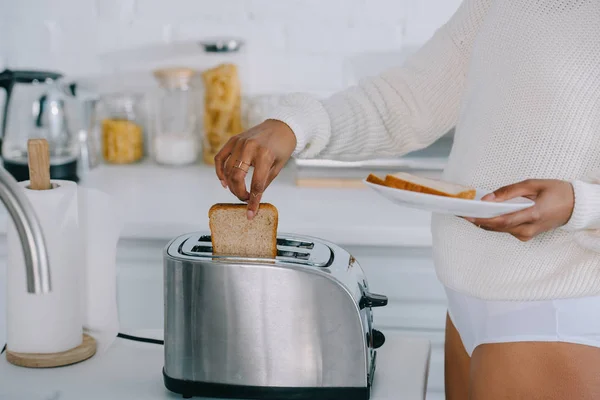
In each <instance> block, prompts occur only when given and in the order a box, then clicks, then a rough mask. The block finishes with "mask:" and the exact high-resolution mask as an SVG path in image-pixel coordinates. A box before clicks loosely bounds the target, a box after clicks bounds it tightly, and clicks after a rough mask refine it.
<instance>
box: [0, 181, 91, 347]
mask: <svg viewBox="0 0 600 400" xmlns="http://www.w3.org/2000/svg"><path fill="white" fill-rule="evenodd" d="M52 183H53V186H54V187H53V189H50V190H30V189H27V185H28V184H29V182H21V183H20V185H22V186H23V187H24V192H25V195H26V196H27V198H28V199H29V201H30V202H31V204H32V206H33V209H34V211H35V213H36V215H37V217H38V218H39V221H40V225H41V228H42V232H43V234H44V238H45V240H46V245H47V249H48V256H49V260H50V277H51V282H52V291H51V292H50V293H48V294H43V295H36V294H30V293H28V292H27V286H26V275H25V262H24V258H23V250H22V245H21V243H20V240H19V237H18V234H17V231H16V229H15V226H14V224H13V223H12V221H10V222H9V223H8V226H7V247H8V249H7V250H8V254H7V348H8V349H9V350H10V351H12V352H18V353H57V352H61V351H66V350H70V349H73V348H75V347H77V346H79V345H80V344H81V342H82V333H83V328H82V325H83V324H82V322H83V315H82V308H81V298H82V294H81V290H82V285H81V281H82V270H83V251H82V244H83V241H82V240H81V237H80V235H79V227H78V199H77V184H75V183H74V182H70V181H60V180H55V181H52Z"/></svg>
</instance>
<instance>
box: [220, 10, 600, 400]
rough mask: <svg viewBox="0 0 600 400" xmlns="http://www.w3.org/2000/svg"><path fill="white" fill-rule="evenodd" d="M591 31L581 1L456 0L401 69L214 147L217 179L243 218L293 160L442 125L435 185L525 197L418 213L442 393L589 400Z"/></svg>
mask: <svg viewBox="0 0 600 400" xmlns="http://www.w3.org/2000/svg"><path fill="white" fill-rule="evenodd" d="M599 33H600V2H598V1H595V0H518V1H517V0H465V1H464V3H463V4H462V5H461V6H460V7H459V9H458V10H457V12H456V13H455V15H453V17H452V18H451V19H450V20H449V21H448V22H447V23H446V24H445V25H444V26H443V27H441V28H440V29H439V30H438V31H437V32H436V33H435V35H434V36H433V37H432V38H431V40H429V41H428V42H427V43H426V44H425V45H424V46H423V47H422V48H421V49H420V50H419V51H418V52H417V53H416V54H415V55H414V56H412V57H411V58H410V59H409V60H408V62H406V63H405V65H403V66H401V67H398V68H395V69H391V70H389V71H387V72H385V73H383V74H381V75H380V76H377V77H374V78H372V79H368V80H365V81H363V82H362V83H361V84H360V85H358V86H357V87H352V88H350V89H347V90H345V91H343V92H341V93H338V94H336V95H334V96H332V97H331V98H329V99H327V100H324V101H319V100H316V99H314V98H312V97H310V96H308V95H302V94H295V95H290V96H288V97H286V98H285V99H284V100H282V102H281V104H280V106H279V107H278V108H277V109H274V110H273V112H272V114H270V115H269V119H268V120H266V121H265V122H264V123H262V124H260V125H258V126H256V127H254V128H252V129H250V130H249V131H247V132H244V133H242V134H241V135H239V136H237V137H234V138H233V139H232V140H230V141H229V143H227V145H225V146H224V148H223V149H222V150H221V152H220V153H219V154H218V155H217V156H216V172H217V175H218V177H219V179H220V180H221V181H222V183H223V185H224V186H225V187H228V188H229V189H230V190H231V191H232V192H233V193H234V194H235V195H236V196H237V197H238V198H239V199H240V200H242V201H247V202H248V216H249V218H252V217H253V216H254V214H255V213H256V212H257V210H258V204H259V202H260V199H261V195H262V193H263V191H264V190H265V188H267V187H268V185H269V184H270V182H271V181H272V180H273V179H274V178H275V177H276V176H277V174H278V173H279V171H280V170H281V168H282V167H283V165H284V164H285V162H286V161H287V160H288V159H289V158H290V156H292V155H293V156H295V157H299V158H317V157H318V158H328V159H341V160H356V159H365V158H372V157H382V156H399V155H403V154H406V153H408V152H411V151H414V150H417V149H421V148H423V147H426V146H428V145H429V144H431V143H433V142H434V141H435V140H436V139H438V138H439V137H441V136H442V135H444V134H445V133H446V132H448V131H449V130H450V129H451V128H453V127H455V128H456V130H455V140H454V145H453V149H452V152H451V155H450V158H449V163H448V166H447V169H446V170H445V172H444V179H445V180H447V181H451V182H456V183H459V184H464V185H469V186H473V187H479V188H482V189H487V190H490V191H491V192H492V194H491V195H489V196H488V197H487V198H486V200H488V201H504V200H507V199H510V198H513V197H516V196H527V197H529V198H530V199H532V200H534V201H535V206H534V207H532V208H529V209H527V210H524V211H520V212H517V213H514V214H510V215H506V216H501V217H497V218H493V219H469V220H467V219H463V218H458V217H452V216H445V215H434V216H433V221H432V232H433V244H434V256H435V265H436V272H437V276H438V277H439V279H440V280H441V282H442V283H443V284H444V286H445V288H446V291H447V294H448V305H449V309H448V318H447V327H446V345H445V346H446V348H445V360H446V361H445V363H446V364H445V367H446V392H447V398H448V399H450V400H454V399H474V400H480V399H485V400H495V399H599V398H600V254H599V252H600V245H599V244H598V242H600V236H599V237H598V239H597V240H596V239H595V237H594V233H595V231H594V229H597V228H600V185H597V184H595V183H594V182H591V181H590V179H591V177H592V176H593V174H594V173H595V172H596V171H597V170H600V34H599ZM250 165H252V166H253V167H254V172H253V174H252V184H251V186H250V190H249V191H248V189H247V188H246V186H245V183H244V177H245V174H246V172H247V171H248V169H247V168H248V167H249V166H250Z"/></svg>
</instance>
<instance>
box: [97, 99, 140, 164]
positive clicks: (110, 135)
mask: <svg viewBox="0 0 600 400" xmlns="http://www.w3.org/2000/svg"><path fill="white" fill-rule="evenodd" d="M102 103H103V108H104V110H105V114H106V115H105V117H104V118H103V119H102V124H101V136H102V156H103V158H104V161H106V162H107V163H110V164H131V163H135V162H138V161H140V160H142V159H143V157H144V123H143V116H142V112H141V108H140V107H141V96H140V95H138V94H126V93H120V94H113V95H109V96H106V97H104V98H103V100H102Z"/></svg>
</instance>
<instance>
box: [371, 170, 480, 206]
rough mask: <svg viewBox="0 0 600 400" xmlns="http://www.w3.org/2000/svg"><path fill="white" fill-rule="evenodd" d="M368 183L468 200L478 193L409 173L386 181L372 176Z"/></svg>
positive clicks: (400, 174)
mask: <svg viewBox="0 0 600 400" xmlns="http://www.w3.org/2000/svg"><path fill="white" fill-rule="evenodd" d="M367 181H368V182H371V183H375V184H378V185H383V186H387V187H390V188H394V189H402V190H409V191H411V192H418V193H425V194H432V195H436V196H445V197H453V198H458V199H467V200H473V199H474V198H475V196H476V191H475V189H473V188H470V187H467V186H464V185H459V184H456V183H451V182H445V181H442V180H439V179H432V178H426V177H422V176H416V175H413V174H409V173H407V172H397V173H395V174H392V175H386V177H385V179H381V178H379V177H377V176H375V175H373V174H371V175H369V176H368V177H367Z"/></svg>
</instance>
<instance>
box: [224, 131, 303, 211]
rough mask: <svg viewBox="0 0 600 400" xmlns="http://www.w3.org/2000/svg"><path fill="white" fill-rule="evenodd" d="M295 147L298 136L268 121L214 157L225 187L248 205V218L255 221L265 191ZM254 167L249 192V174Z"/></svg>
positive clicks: (237, 137)
mask: <svg viewBox="0 0 600 400" xmlns="http://www.w3.org/2000/svg"><path fill="white" fill-rule="evenodd" d="M295 148H296V135H294V132H293V131H292V130H291V129H290V128H289V127H288V126H287V125H286V124H284V123H283V122H280V121H275V120H267V121H265V122H263V123H261V124H259V125H257V126H255V127H254V128H252V129H250V130H248V131H246V132H243V133H241V134H239V135H237V136H234V137H232V138H231V139H229V141H228V142H227V143H226V144H225V146H223V148H222V149H221V150H220V151H219V153H217V155H216V156H215V168H216V172H217V176H218V177H219V179H220V180H221V184H222V185H223V187H224V188H229V190H231V192H232V193H233V194H234V195H235V196H236V197H237V198H238V199H240V200H241V201H246V202H248V219H252V218H254V215H256V213H257V212H258V206H259V204H260V199H261V197H262V194H263V192H264V191H265V189H266V188H267V186H269V184H270V183H271V182H272V181H273V179H275V177H276V176H277V175H278V174H279V172H280V171H281V169H282V168H283V167H284V165H285V163H286V162H287V161H288V160H289V158H290V157H291V155H292V153H293V152H294V149H295ZM251 166H252V167H254V173H253V175H252V183H251V185H250V192H248V190H246V181H245V178H246V174H247V173H248V171H249V169H250V167H251Z"/></svg>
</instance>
